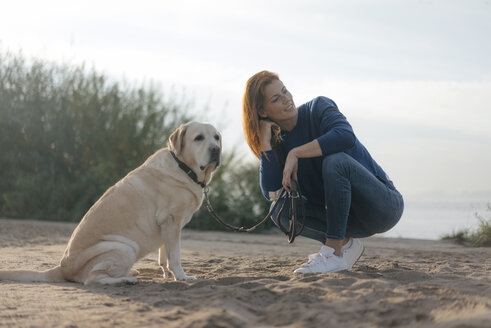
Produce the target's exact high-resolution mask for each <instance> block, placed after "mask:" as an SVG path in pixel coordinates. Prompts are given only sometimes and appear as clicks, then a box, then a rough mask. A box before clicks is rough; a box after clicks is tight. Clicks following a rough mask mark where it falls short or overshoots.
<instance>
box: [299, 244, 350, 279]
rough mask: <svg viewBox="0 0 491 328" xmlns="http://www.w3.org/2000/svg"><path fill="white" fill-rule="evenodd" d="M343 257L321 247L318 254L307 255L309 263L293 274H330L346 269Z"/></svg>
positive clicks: (346, 265)
mask: <svg viewBox="0 0 491 328" xmlns="http://www.w3.org/2000/svg"><path fill="white" fill-rule="evenodd" d="M348 268H349V267H348V264H347V263H346V260H345V259H344V257H343V256H336V255H334V249H333V248H331V247H329V246H326V245H324V246H322V247H321V249H320V251H319V253H315V254H311V255H309V261H308V262H307V263H305V264H304V265H303V266H302V267H300V268H298V269H296V270H295V271H293V272H295V273H332V272H337V271H341V270H346V269H348Z"/></svg>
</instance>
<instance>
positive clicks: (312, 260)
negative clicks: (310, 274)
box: [303, 252, 325, 267]
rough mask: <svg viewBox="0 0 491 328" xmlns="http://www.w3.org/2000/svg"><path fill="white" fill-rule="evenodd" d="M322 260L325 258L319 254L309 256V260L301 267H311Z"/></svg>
mask: <svg viewBox="0 0 491 328" xmlns="http://www.w3.org/2000/svg"><path fill="white" fill-rule="evenodd" d="M323 258H325V256H324V255H323V254H321V253H320V252H318V253H314V254H310V255H309V260H308V261H307V263H304V264H303V266H304V267H309V266H311V265H314V264H317V263H319V262H321V261H322V260H323Z"/></svg>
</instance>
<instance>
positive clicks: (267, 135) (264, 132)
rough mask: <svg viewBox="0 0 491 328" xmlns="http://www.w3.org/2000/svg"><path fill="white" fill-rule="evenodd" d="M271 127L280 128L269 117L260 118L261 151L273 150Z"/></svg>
mask: <svg viewBox="0 0 491 328" xmlns="http://www.w3.org/2000/svg"><path fill="white" fill-rule="evenodd" d="M271 128H277V129H279V128H280V127H279V125H278V124H276V123H275V122H273V121H271V120H269V119H262V120H259V130H260V136H259V138H260V140H261V151H268V150H271V149H272V147H271V136H272V134H271Z"/></svg>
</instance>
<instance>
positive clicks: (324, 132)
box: [259, 97, 395, 205]
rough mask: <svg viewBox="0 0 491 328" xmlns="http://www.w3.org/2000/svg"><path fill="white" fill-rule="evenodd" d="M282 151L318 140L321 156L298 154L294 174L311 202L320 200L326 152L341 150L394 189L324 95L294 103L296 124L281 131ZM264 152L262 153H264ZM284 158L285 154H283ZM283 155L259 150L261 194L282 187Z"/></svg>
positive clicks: (344, 119)
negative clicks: (304, 101) (309, 156)
mask: <svg viewBox="0 0 491 328" xmlns="http://www.w3.org/2000/svg"><path fill="white" fill-rule="evenodd" d="M281 136H282V138H283V143H282V151H283V153H284V155H286V154H288V152H289V151H290V150H291V149H293V148H295V147H298V146H301V145H304V144H306V143H308V142H310V141H312V140H314V139H317V141H318V142H319V145H320V148H321V149H322V156H320V157H313V158H300V159H299V160H298V171H297V177H298V180H299V184H300V190H301V191H302V194H303V195H304V196H305V197H306V198H307V199H308V200H309V201H312V202H313V203H316V204H319V205H323V204H324V188H323V186H322V183H323V182H322V160H323V158H324V156H327V155H329V154H334V153H339V152H344V153H346V154H348V155H349V156H351V157H352V158H354V159H355V160H356V161H358V162H359V163H360V164H361V165H363V166H364V167H365V168H366V169H367V170H368V171H370V172H371V173H372V174H373V175H375V176H376V177H377V178H378V179H379V180H380V181H382V182H383V183H385V184H387V185H388V186H389V187H390V188H391V189H395V188H394V185H393V184H392V181H390V180H389V177H388V176H387V174H386V173H385V172H384V170H382V168H381V167H380V165H378V164H377V163H376V162H375V160H373V158H372V156H371V155H370V153H369V152H368V150H367V149H366V148H365V147H364V146H363V145H362V144H361V142H360V141H359V140H358V139H357V138H356V136H355V134H354V132H353V129H352V127H351V125H350V124H349V123H348V121H347V120H346V117H344V115H343V114H341V112H340V111H339V110H338V107H337V105H336V104H335V103H334V101H332V100H331V99H329V98H327V97H317V98H315V99H313V100H311V101H309V102H307V103H305V104H303V105H301V106H300V107H298V120H297V125H296V126H295V127H294V128H293V130H291V131H289V132H287V133H282V135H281ZM265 154H266V156H265ZM284 158H286V157H284ZM284 158H282V159H280V162H281V163H278V160H277V158H276V157H275V155H274V153H273V151H272V150H270V151H267V152H265V153H264V152H261V163H260V168H259V174H260V184H261V189H262V192H263V195H264V197H266V198H267V199H269V192H270V191H276V190H278V189H280V188H281V187H282V185H281V181H282V177H283V167H284Z"/></svg>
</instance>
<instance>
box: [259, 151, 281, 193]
mask: <svg viewBox="0 0 491 328" xmlns="http://www.w3.org/2000/svg"><path fill="white" fill-rule="evenodd" d="M265 155H266V156H267V158H266V156H265ZM260 157H261V158H260V160H261V162H260V165H259V183H260V185H261V190H262V192H263V195H264V197H266V199H267V200H269V192H270V191H276V190H278V189H280V188H281V187H282V184H281V182H282V180H283V167H282V166H281V165H280V164H279V163H278V162H277V161H276V157H275V156H274V152H273V151H272V150H269V151H267V152H265V153H263V152H261V155H260Z"/></svg>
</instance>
